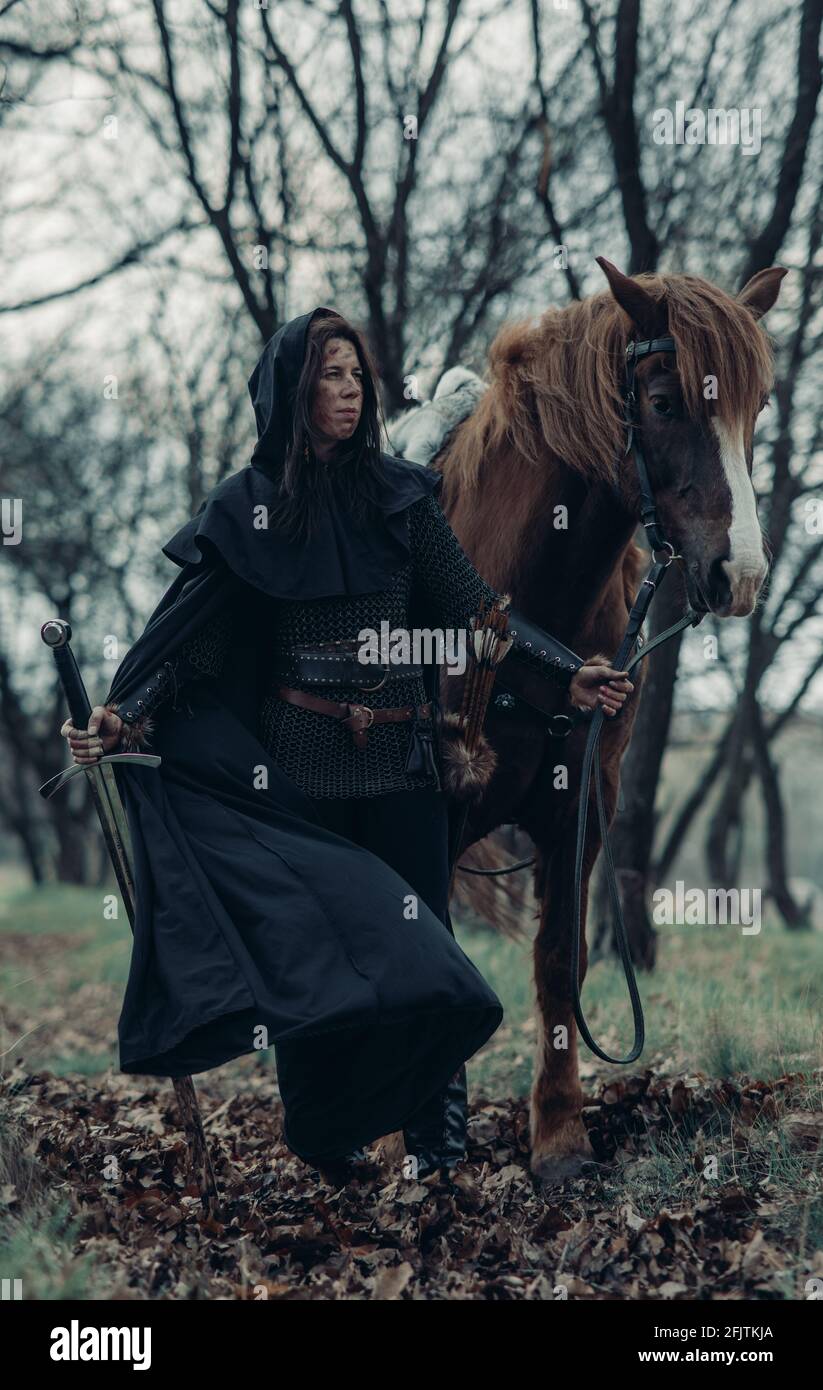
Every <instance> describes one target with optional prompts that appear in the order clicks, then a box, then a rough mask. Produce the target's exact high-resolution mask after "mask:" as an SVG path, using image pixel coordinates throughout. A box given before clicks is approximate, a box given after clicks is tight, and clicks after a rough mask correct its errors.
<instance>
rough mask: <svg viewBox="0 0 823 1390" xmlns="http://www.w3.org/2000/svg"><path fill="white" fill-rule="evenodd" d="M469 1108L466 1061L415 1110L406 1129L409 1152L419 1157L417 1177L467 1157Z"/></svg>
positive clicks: (423, 1176) (454, 1163)
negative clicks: (442, 1086) (443, 1085)
mask: <svg viewBox="0 0 823 1390" xmlns="http://www.w3.org/2000/svg"><path fill="white" fill-rule="evenodd" d="M468 1109H469V1108H468V1095H467V1085H466V1066H465V1063H463V1065H462V1066H460V1067H459V1068H458V1070H457V1071H456V1072H455V1073H454V1076H453V1077H452V1078H451V1080H450V1081H448V1082H447V1084H446V1086H445V1087H444V1088H443V1090H442V1091H438V1092H437V1093H436V1094H435V1095H433V1096H430V1097H429V1099H428V1100H427V1101H425V1102H424V1104H423V1105H421V1107H420V1109H419V1110H416V1111H415V1113H414V1115H412V1118H411V1120H409V1122H408V1124H407V1125H406V1127H405V1129H404V1130H403V1139H404V1141H405V1144H406V1153H407V1154H410V1155H411V1154H413V1155H414V1156H415V1158H416V1159H417V1176H418V1178H427V1177H428V1176H429V1174H430V1173H433V1172H434V1171H435V1169H437V1168H440V1169H443V1170H444V1171H446V1172H447V1171H449V1170H450V1169H452V1168H454V1167H455V1166H456V1165H457V1164H458V1163H459V1162H460V1160H461V1159H463V1158H465V1157H466V1129H467V1126H468Z"/></svg>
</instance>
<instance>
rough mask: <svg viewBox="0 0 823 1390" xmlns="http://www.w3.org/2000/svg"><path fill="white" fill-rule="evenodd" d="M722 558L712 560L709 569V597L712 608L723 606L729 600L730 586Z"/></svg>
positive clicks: (730, 594)
mask: <svg viewBox="0 0 823 1390" xmlns="http://www.w3.org/2000/svg"><path fill="white" fill-rule="evenodd" d="M723 566H724V561H723V560H713V561H712V563H711V567H710V569H709V599H710V602H711V606H712V608H724V607H725V606H726V604H728V603H730V602H731V597H732V586H731V584H730V582H729V576H728V574H727V573H726V571H725V569H724V567H723Z"/></svg>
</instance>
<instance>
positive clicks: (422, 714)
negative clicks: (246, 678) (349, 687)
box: [277, 685, 432, 748]
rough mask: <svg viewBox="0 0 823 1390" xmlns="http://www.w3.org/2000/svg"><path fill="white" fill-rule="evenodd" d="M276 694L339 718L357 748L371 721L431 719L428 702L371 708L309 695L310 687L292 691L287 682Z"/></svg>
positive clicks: (362, 743) (363, 742)
mask: <svg viewBox="0 0 823 1390" xmlns="http://www.w3.org/2000/svg"><path fill="white" fill-rule="evenodd" d="M277 693H278V695H279V696H280V699H281V700H288V702H289V704H292V705H300V706H301V707H302V708H303V709H311V710H314V711H315V713H316V714H328V715H331V716H333V717H334V718H335V719H339V720H340V723H341V724H342V725H343V728H344V729H348V730H349V731H350V733H351V736H352V738H353V739H354V743H355V747H357V748H365V747H366V739H367V730H368V729H370V728H371V726H372V724H402V723H403V722H404V721H405V720H407V719H430V718H431V713H432V707H431V701H427V703H426V704H425V705H402V706H400V707H399V708H398V709H371V708H370V707H369V706H368V705H358V704H354V703H353V702H351V701H346V702H345V703H341V702H340V701H338V700H324V699H323V697H322V696H321V695H312V693H311V691H309V690H293V689H292V687H291V686H288V685H281V686H279V687H278V690H277Z"/></svg>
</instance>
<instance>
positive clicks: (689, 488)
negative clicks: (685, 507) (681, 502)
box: [677, 483, 694, 497]
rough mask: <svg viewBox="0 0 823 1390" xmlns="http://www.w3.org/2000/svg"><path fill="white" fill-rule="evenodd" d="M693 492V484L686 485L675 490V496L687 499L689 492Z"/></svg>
mask: <svg viewBox="0 0 823 1390" xmlns="http://www.w3.org/2000/svg"><path fill="white" fill-rule="evenodd" d="M693 491H694V484H693V483H686V484H685V486H684V487H679V488H678V489H677V495H678V497H687V496H688V494H689V493H690V492H693Z"/></svg>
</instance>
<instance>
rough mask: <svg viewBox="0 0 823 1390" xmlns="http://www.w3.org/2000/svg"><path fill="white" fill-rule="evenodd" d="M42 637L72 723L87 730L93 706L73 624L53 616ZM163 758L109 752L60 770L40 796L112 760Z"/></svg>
mask: <svg viewBox="0 0 823 1390" xmlns="http://www.w3.org/2000/svg"><path fill="white" fill-rule="evenodd" d="M40 636H41V637H42V639H43V641H44V642H45V644H46V646H47V647H51V650H52V655H53V656H54V661H55V665H56V666H57V673H58V675H59V677H60V684H61V685H62V687H63V693H64V695H65V697H66V701H67V703H68V707H69V713H70V714H71V722H72V724H73V725H74V727H75V729H87V728H88V727H89V716H90V714H91V711H92V705H91V701H90V700H89V697H88V695H87V693H86V687H85V685H84V684H83V677H82V676H81V675H80V668H79V667H78V665H77V662H76V661H75V659H74V652H73V651H72V649H71V646H70V643H71V623H67V622H66V621H65V620H64V619H63V618H49V620H48V622H46V623H43V626H42V627H41V629H40ZM160 761H161V759H160V757H159V756H158V754H156V753H125V752H124V753H115V752H112V753H108V754H107V755H106V756H105V757H102V758H98V759H97V760H96V761H95V762H93V763H74V764H73V765H72V766H71V767H67V768H65V769H64V770H63V771H62V772H58V773H57V776H56V777H50V778H49V780H48V782H44V783H43V785H42V787H40V788H39V791H40V795H41V796H42V797H45V798H46V799H48V798H49V797H50V796H54V793H55V792H57V791H59V790H60V788H61V787H64V786H65V784H66V782H68V781H69V779H70V778H72V777H75V776H76V775H77V773H78V772H88V771H89V769H90V768H101V767H103V766H104V765H105V764H109V763H114V764H117V763H132V764H133V765H134V766H136V767H159V766H160ZM112 775H113V774H112V773H109V774H108V776H110V777H111V776H112Z"/></svg>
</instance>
